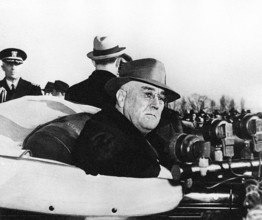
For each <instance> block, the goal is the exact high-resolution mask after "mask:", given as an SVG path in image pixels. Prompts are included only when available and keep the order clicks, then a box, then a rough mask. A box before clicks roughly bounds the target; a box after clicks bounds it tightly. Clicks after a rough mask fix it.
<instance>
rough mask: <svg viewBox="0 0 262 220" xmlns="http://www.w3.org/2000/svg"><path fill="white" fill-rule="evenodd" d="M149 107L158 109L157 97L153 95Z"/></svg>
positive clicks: (158, 101)
mask: <svg viewBox="0 0 262 220" xmlns="http://www.w3.org/2000/svg"><path fill="white" fill-rule="evenodd" d="M151 106H152V107H153V108H155V109H159V106H160V100H159V99H158V96H157V95H155V96H154V98H153V99H152V103H151Z"/></svg>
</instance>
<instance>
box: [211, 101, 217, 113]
mask: <svg viewBox="0 0 262 220" xmlns="http://www.w3.org/2000/svg"><path fill="white" fill-rule="evenodd" d="M215 109H216V102H215V101H214V100H213V99H212V100H211V101H210V111H211V112H214V111H215Z"/></svg>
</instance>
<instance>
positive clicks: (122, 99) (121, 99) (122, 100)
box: [116, 89, 126, 108]
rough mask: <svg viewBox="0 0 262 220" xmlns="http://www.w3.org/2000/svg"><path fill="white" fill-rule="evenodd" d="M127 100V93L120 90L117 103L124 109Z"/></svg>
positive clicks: (117, 94)
mask: <svg viewBox="0 0 262 220" xmlns="http://www.w3.org/2000/svg"><path fill="white" fill-rule="evenodd" d="M125 99H126V91H125V90H123V89H119V90H118V91H117V92H116V103H117V105H118V106H119V107H120V108H123V107H124V104H125Z"/></svg>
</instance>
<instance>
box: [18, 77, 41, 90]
mask: <svg viewBox="0 0 262 220" xmlns="http://www.w3.org/2000/svg"><path fill="white" fill-rule="evenodd" d="M20 80H21V83H23V84H25V85H28V86H29V85H30V86H33V87H39V88H40V85H38V84H35V83H32V82H30V81H28V80H25V79H20Z"/></svg>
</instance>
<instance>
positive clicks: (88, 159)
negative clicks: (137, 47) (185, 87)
mask: <svg viewBox="0 0 262 220" xmlns="http://www.w3.org/2000/svg"><path fill="white" fill-rule="evenodd" d="M121 71H123V73H124V74H122V75H124V76H123V77H118V78H114V79H111V80H110V81H108V82H107V84H106V85H105V89H106V91H107V93H108V94H109V95H110V96H111V97H114V98H115V100H116V104H115V107H111V108H110V107H108V108H105V109H102V110H101V111H100V112H98V113H97V114H95V115H94V116H93V117H92V118H91V119H90V120H88V121H87V122H86V124H85V126H84V128H83V130H82V131H81V133H80V136H79V138H78V139H77V143H76V146H75V148H74V150H73V152H72V156H73V160H74V162H75V164H76V165H77V166H78V167H80V168H82V169H83V170H84V171H85V172H86V173H87V174H92V175H97V174H102V175H110V176H125V177H158V176H159V175H161V172H162V171H163V170H165V169H163V167H162V166H161V165H162V164H163V163H162V161H161V158H159V154H158V152H157V150H156V148H155V147H154V146H152V144H150V143H149V141H148V139H147V135H148V134H149V133H150V132H151V131H152V130H154V129H155V128H156V126H157V125H158V123H159V121H160V117H161V113H162V111H163V108H164V106H165V104H166V103H167V102H172V101H174V100H176V99H178V98H179V97H180V96H179V94H177V93H176V92H175V91H173V90H172V89H171V88H169V87H168V86H167V85H166V82H165V79H166V72H165V68H164V65H163V64H162V63H161V62H160V61H158V60H155V59H151V58H148V59H140V60H135V61H131V62H129V63H127V64H126V65H124V67H123V69H122V70H121Z"/></svg>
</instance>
